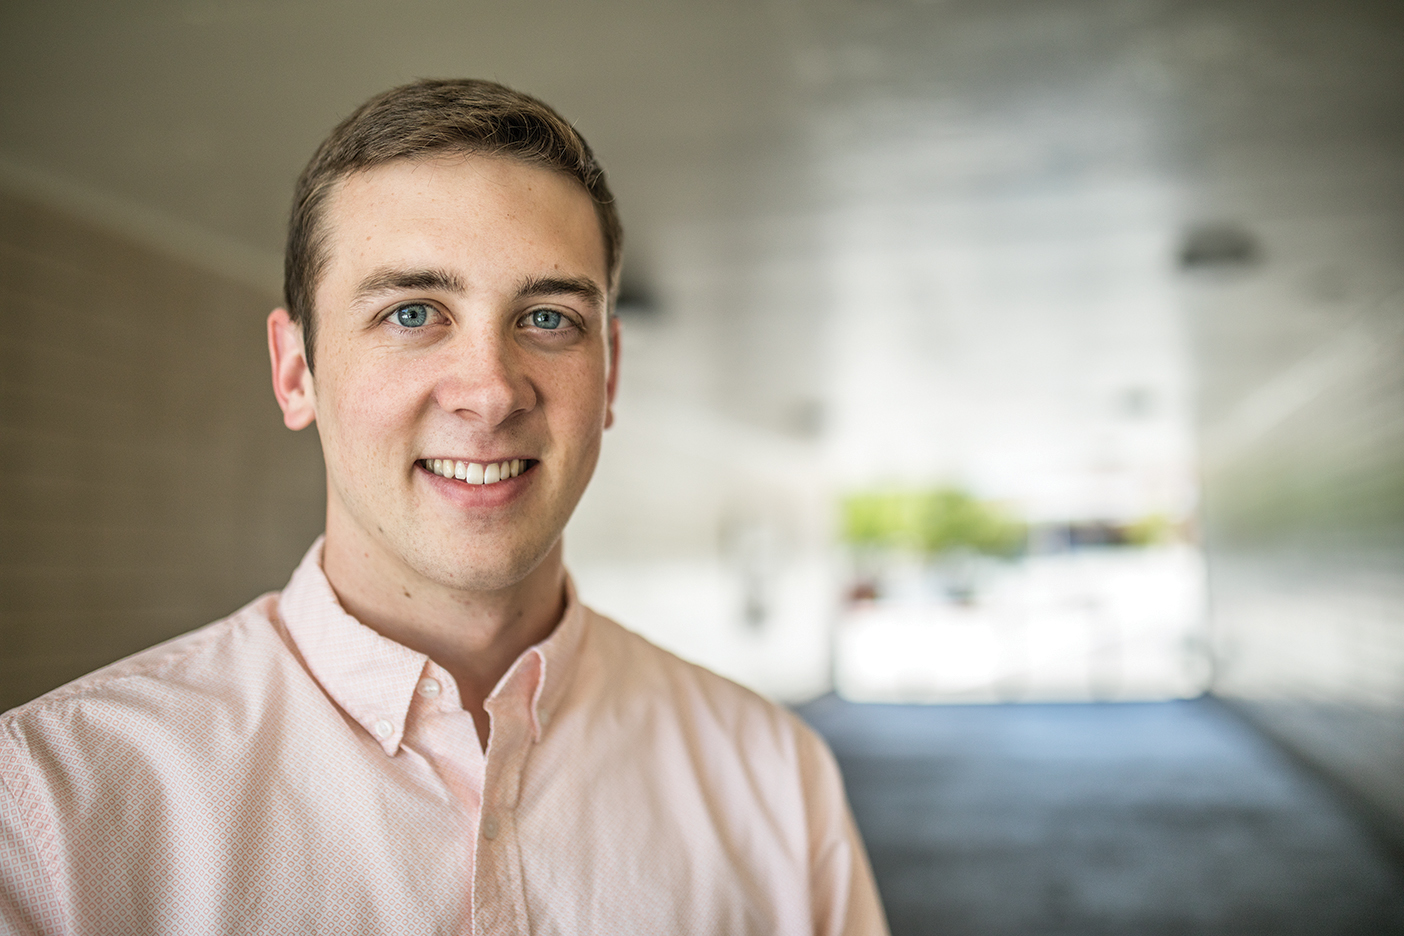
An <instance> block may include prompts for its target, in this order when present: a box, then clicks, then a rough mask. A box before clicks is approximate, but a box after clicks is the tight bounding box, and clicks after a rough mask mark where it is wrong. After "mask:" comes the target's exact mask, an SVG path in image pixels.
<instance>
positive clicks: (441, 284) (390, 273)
mask: <svg viewBox="0 0 1404 936" xmlns="http://www.w3.org/2000/svg"><path fill="white" fill-rule="evenodd" d="M400 289H417V290H419V289H422V290H429V291H433V292H446V293H462V292H467V291H468V288H467V286H466V285H464V282H463V280H462V279H460V278H459V277H458V276H457V275H455V274H453V273H450V272H449V271H448V270H439V269H423V270H406V269H394V268H386V269H380V270H376V271H375V272H374V273H372V274H371V275H369V276H367V277H366V278H365V279H363V280H361V282H359V283H358V284H356V293H355V295H356V298H358V299H359V298H361V297H362V296H370V295H374V294H376V293H383V292H390V291H392V290H400Z"/></svg>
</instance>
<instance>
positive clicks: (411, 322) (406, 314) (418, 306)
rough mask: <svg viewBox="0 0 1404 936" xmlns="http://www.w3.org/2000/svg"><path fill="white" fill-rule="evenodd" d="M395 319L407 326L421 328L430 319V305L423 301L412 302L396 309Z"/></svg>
mask: <svg viewBox="0 0 1404 936" xmlns="http://www.w3.org/2000/svg"><path fill="white" fill-rule="evenodd" d="M395 321H396V323H397V324H399V325H402V326H404V327H405V328H419V327H420V326H421V325H423V324H424V323H425V322H427V321H429V307H428V306H427V305H425V304H424V303H422V302H411V303H409V304H408V305H402V306H400V307H399V308H398V309H396V310H395Z"/></svg>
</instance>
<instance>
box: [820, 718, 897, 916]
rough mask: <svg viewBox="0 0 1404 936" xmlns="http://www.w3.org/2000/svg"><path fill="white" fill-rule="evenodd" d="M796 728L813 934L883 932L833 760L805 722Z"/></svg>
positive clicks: (867, 869) (880, 913)
mask: <svg viewBox="0 0 1404 936" xmlns="http://www.w3.org/2000/svg"><path fill="white" fill-rule="evenodd" d="M802 731H803V736H802V738H801V739H800V756H801V769H802V770H803V772H804V777H803V781H804V789H805V797H806V800H807V803H806V808H807V812H808V818H809V857H810V863H809V867H810V894H811V895H812V901H813V907H814V933H815V936H887V932H888V930H887V918H886V916H885V915H884V914H883V910H882V900H881V898H880V897H879V896H878V891H877V884H876V883H875V882H874V881H873V871H872V868H871V866H870V865H869V864H868V853H867V851H866V849H864V847H863V840H862V839H861V838H859V836H858V827H857V826H856V825H855V824H854V822H853V814H852V812H851V811H850V810H849V808H848V798H847V796H845V795H844V791H843V778H842V777H841V775H840V774H839V769H838V764H837V763H836V762H835V760H834V755H833V754H832V753H831V752H830V751H829V747H828V745H826V744H825V743H824V741H823V740H822V739H821V738H820V737H819V736H818V735H816V734H815V733H814V732H813V731H812V730H811V729H809V727H808V726H803V727H802Z"/></svg>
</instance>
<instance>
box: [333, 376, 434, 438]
mask: <svg viewBox="0 0 1404 936" xmlns="http://www.w3.org/2000/svg"><path fill="white" fill-rule="evenodd" d="M417 387H418V384H417V383H416V381H414V380H413V379H412V375H411V374H407V373H405V372H404V371H403V369H400V370H398V371H392V369H389V368H377V367H375V366H373V362H366V366H362V367H357V368H354V369H346V368H343V369H341V370H340V371H339V372H338V373H337V375H336V378H335V381H334V383H333V386H332V388H331V389H332V392H331V393H330V394H329V396H330V399H331V403H332V410H333V412H332V419H333V421H334V434H335V436H336V441H337V445H338V448H340V449H341V450H342V451H343V452H346V453H347V454H350V451H351V450H354V451H355V452H356V453H357V454H358V455H359V456H360V457H366V456H373V455H375V454H378V453H385V454H389V453H392V452H394V451H396V450H398V449H399V448H402V447H403V446H404V445H406V444H408V443H409V442H410V441H411V438H412V430H413V427H414V422H415V417H416V414H417V413H418V412H419V411H420V409H421V403H422V400H421V397H422V396H423V394H422V393H421V392H420V391H419V390H418V389H417Z"/></svg>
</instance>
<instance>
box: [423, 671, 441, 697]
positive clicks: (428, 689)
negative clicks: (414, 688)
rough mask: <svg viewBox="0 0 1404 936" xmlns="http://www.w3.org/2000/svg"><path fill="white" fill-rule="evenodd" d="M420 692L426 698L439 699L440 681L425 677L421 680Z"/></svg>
mask: <svg viewBox="0 0 1404 936" xmlns="http://www.w3.org/2000/svg"><path fill="white" fill-rule="evenodd" d="M419 694H420V695H422V696H424V698H426V699H437V698H438V697H439V681H438V680H437V679H430V678H429V677H427V676H426V677H425V678H423V679H421V680H420V681H419Z"/></svg>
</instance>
